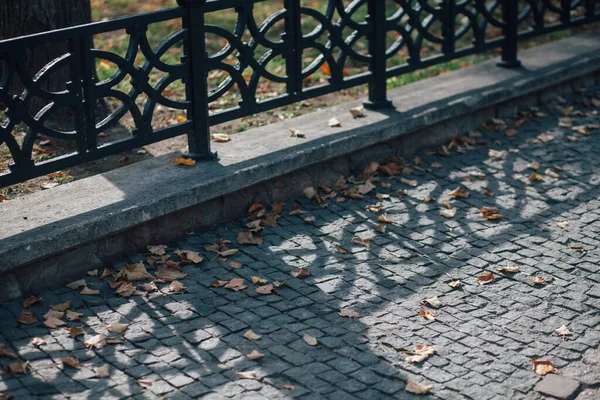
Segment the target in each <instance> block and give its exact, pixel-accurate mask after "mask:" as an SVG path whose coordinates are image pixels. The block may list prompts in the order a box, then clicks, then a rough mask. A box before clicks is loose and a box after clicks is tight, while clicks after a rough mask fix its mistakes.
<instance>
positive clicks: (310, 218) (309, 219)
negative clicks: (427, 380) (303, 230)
mask: <svg viewBox="0 0 600 400" xmlns="http://www.w3.org/2000/svg"><path fill="white" fill-rule="evenodd" d="M315 219H316V218H315V217H313V216H311V217H306V218H304V223H305V224H309V225H312V224H313V223H314V222H315Z"/></svg>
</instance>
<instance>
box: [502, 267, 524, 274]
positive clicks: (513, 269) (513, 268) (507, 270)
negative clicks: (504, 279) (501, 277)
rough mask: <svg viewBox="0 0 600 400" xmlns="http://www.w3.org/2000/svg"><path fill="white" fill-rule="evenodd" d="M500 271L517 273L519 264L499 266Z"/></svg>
mask: <svg viewBox="0 0 600 400" xmlns="http://www.w3.org/2000/svg"><path fill="white" fill-rule="evenodd" d="M498 271H500V272H502V273H503V274H516V273H517V272H519V266H518V265H503V266H501V267H500V268H498Z"/></svg>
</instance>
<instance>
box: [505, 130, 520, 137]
mask: <svg viewBox="0 0 600 400" xmlns="http://www.w3.org/2000/svg"><path fill="white" fill-rule="evenodd" d="M517 133H519V132H518V131H517V130H516V129H508V130H506V132H505V133H504V134H505V135H506V136H508V137H512V136H515V135H516V134H517Z"/></svg>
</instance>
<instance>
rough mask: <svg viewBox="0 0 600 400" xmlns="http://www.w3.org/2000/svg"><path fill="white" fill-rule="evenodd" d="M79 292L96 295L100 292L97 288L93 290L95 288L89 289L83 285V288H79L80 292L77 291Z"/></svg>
mask: <svg viewBox="0 0 600 400" xmlns="http://www.w3.org/2000/svg"><path fill="white" fill-rule="evenodd" d="M79 293H80V294H87V295H97V294H100V291H99V290H95V289H90V288H89V287H87V286H85V287H84V288H83V289H81V292H79Z"/></svg>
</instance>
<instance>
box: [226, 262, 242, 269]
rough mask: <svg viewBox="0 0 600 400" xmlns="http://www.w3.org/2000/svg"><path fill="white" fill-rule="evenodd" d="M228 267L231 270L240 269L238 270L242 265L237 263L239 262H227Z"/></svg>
mask: <svg viewBox="0 0 600 400" xmlns="http://www.w3.org/2000/svg"><path fill="white" fill-rule="evenodd" d="M229 266H230V267H231V268H233V269H240V268H242V267H243V266H244V265H243V264H242V263H241V262H239V261H230V262H229Z"/></svg>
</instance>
